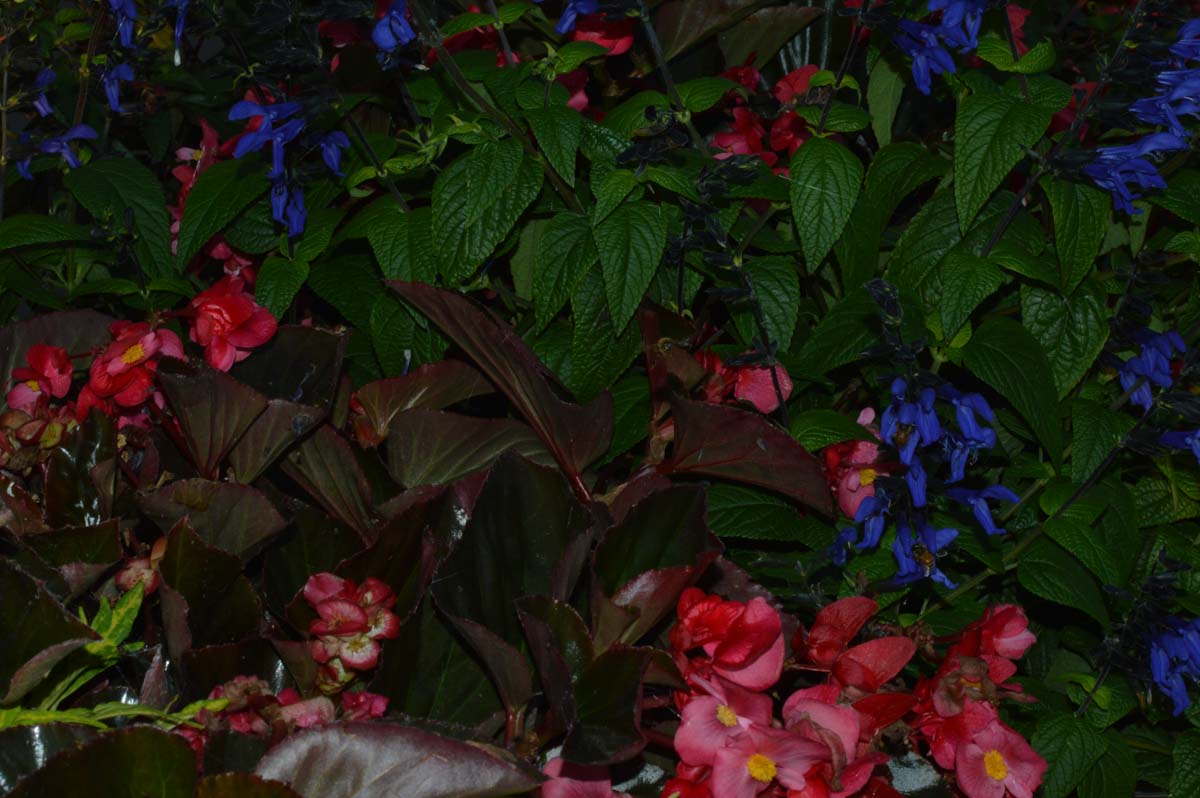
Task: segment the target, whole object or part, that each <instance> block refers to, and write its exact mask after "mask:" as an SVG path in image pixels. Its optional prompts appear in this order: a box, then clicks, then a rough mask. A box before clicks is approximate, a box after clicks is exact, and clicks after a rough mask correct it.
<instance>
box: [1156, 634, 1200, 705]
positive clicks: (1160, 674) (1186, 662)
mask: <svg viewBox="0 0 1200 798" xmlns="http://www.w3.org/2000/svg"><path fill="white" fill-rule="evenodd" d="M1164 627H1165V628H1164V629H1162V630H1161V631H1159V632H1158V633H1157V634H1156V635H1154V636H1153V637H1152V638H1151V639H1150V675H1151V677H1152V678H1153V679H1154V683H1155V684H1156V685H1158V689H1159V690H1161V691H1162V692H1163V693H1165V694H1166V695H1167V697H1168V698H1170V699H1171V703H1172V704H1173V705H1174V714H1175V715H1176V716H1179V715H1181V714H1183V712H1184V710H1186V709H1187V708H1188V707H1190V706H1191V705H1192V699H1191V696H1189V695H1188V690H1187V682H1186V681H1185V680H1190V681H1192V682H1195V681H1197V679H1200V619H1197V618H1193V619H1192V620H1191V621H1184V620H1183V619H1182V618H1178V617H1176V616H1168V617H1167V618H1166V620H1165V621H1164Z"/></svg>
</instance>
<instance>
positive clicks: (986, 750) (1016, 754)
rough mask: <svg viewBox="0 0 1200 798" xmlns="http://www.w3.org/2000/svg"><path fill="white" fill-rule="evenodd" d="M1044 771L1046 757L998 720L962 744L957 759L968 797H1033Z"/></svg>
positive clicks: (960, 780) (961, 783) (956, 766)
mask: <svg viewBox="0 0 1200 798" xmlns="http://www.w3.org/2000/svg"><path fill="white" fill-rule="evenodd" d="M1045 772H1046V760H1044V759H1042V758H1041V757H1040V756H1038V754H1037V752H1036V751H1034V750H1033V749H1032V748H1031V747H1030V746H1029V743H1027V742H1025V738H1024V737H1022V736H1021V735H1019V734H1017V733H1016V732H1015V731H1013V730H1012V729H1010V728H1008V727H1007V726H1005V725H1004V724H1003V723H1001V722H1000V721H998V720H997V721H993V722H992V723H990V724H988V726H987V727H986V728H984V729H983V730H982V731H980V732H978V733H977V734H975V736H974V737H973V738H972V739H971V741H970V742H968V743H966V744H965V745H962V746H960V747H959V749H958V755H957V756H956V757H955V760H954V774H955V776H956V777H957V779H958V786H959V787H960V788H962V791H963V792H964V793H966V794H967V798H1004V796H1005V794H1009V795H1012V796H1014V798H1033V792H1034V790H1036V789H1037V788H1038V787H1039V786H1041V783H1042V776H1043V775H1044V774H1045Z"/></svg>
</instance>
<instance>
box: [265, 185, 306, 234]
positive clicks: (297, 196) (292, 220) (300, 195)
mask: <svg viewBox="0 0 1200 798" xmlns="http://www.w3.org/2000/svg"><path fill="white" fill-rule="evenodd" d="M270 200H271V217H272V218H273V219H274V220H275V221H277V222H279V223H280V224H284V225H287V234H288V238H294V237H295V236H298V235H300V234H301V233H303V232H304V223H305V220H306V219H307V213H306V211H305V209H304V191H303V189H301V188H300V187H299V186H289V185H288V183H287V181H286V180H276V181H275V182H273V183H272V184H271V192H270Z"/></svg>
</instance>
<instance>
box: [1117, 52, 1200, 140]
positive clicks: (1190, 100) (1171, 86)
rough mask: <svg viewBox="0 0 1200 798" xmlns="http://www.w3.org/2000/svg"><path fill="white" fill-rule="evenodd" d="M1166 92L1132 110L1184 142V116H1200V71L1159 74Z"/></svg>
mask: <svg viewBox="0 0 1200 798" xmlns="http://www.w3.org/2000/svg"><path fill="white" fill-rule="evenodd" d="M1158 84H1159V86H1160V87H1162V89H1163V92H1162V93H1161V94H1157V95H1155V96H1153V97H1146V98H1144V99H1141V100H1138V101H1137V102H1135V103H1134V104H1133V105H1131V106H1129V110H1130V111H1131V112H1133V115H1134V116H1136V117H1137V118H1138V119H1140V120H1142V121H1143V122H1145V123H1147V124H1150V125H1162V126H1163V127H1167V128H1170V132H1171V133H1174V134H1175V135H1176V136H1179V137H1181V138H1187V135H1188V132H1187V129H1186V128H1185V127H1184V126H1183V123H1182V122H1180V121H1179V117H1181V116H1200V69H1177V70H1168V71H1166V72H1163V73H1161V74H1159V76H1158Z"/></svg>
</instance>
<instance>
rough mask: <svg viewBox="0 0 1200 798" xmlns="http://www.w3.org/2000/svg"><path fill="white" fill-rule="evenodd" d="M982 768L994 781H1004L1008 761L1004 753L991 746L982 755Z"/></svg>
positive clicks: (1006, 775) (1006, 774)
mask: <svg viewBox="0 0 1200 798" xmlns="http://www.w3.org/2000/svg"><path fill="white" fill-rule="evenodd" d="M983 769H984V770H986V771H987V774H988V775H989V776H991V777H992V778H993V779H995V780H996V781H1004V779H1006V778H1007V777H1008V763H1007V762H1005V761H1004V754H1002V753H1000V752H999V751H997V750H996V749H995V748H993V749H992V750H991V751H988V752H987V753H986V754H984V755H983Z"/></svg>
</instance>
